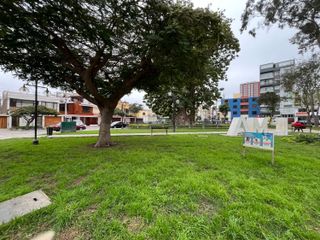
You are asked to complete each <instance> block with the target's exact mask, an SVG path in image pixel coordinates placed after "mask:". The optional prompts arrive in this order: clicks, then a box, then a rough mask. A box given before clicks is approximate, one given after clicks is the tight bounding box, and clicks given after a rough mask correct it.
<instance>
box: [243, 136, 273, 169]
mask: <svg viewBox="0 0 320 240" xmlns="http://www.w3.org/2000/svg"><path fill="white" fill-rule="evenodd" d="M243 146H244V147H252V148H259V149H264V150H270V151H272V164H273V163H274V134H273V133H264V132H262V133H259V132H244V134H243Z"/></svg>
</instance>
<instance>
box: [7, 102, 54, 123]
mask: <svg viewBox="0 0 320 240" xmlns="http://www.w3.org/2000/svg"><path fill="white" fill-rule="evenodd" d="M44 115H54V116H57V115H58V112H57V111H56V110H54V109H51V108H47V107H45V106H41V105H40V106H38V116H44ZM11 116H13V117H22V118H23V119H24V120H25V121H26V123H27V125H26V128H29V126H30V124H31V123H32V122H33V120H34V119H35V107H34V106H25V107H21V108H17V109H16V110H14V111H12V113H11Z"/></svg>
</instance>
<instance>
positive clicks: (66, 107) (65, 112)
mask: <svg viewBox="0 0 320 240" xmlns="http://www.w3.org/2000/svg"><path fill="white" fill-rule="evenodd" d="M67 101H68V99H67V98H66V99H65V100H64V121H65V122H66V121H67V111H68V104H67Z"/></svg>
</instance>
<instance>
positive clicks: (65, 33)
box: [0, 0, 239, 147]
mask: <svg viewBox="0 0 320 240" xmlns="http://www.w3.org/2000/svg"><path fill="white" fill-rule="evenodd" d="M0 11H1V14H0V36H1V37H0V65H1V66H2V68H3V69H4V70H6V71H13V72H15V73H16V75H17V76H18V77H20V78H22V79H25V80H29V81H30V80H31V81H32V80H35V79H38V80H39V81H42V82H43V83H44V84H47V85H50V86H51V87H61V88H63V89H66V90H75V91H76V92H77V93H78V94H80V95H81V96H83V97H85V98H86V99H87V100H89V101H90V102H92V103H94V104H96V105H97V106H98V107H99V110H100V113H101V124H100V132H99V140H98V142H97V144H96V146H97V147H101V146H106V145H109V144H110V123H111V120H112V114H113V111H114V109H115V107H116V105H117V103H118V101H119V100H120V99H121V98H122V97H123V96H124V95H125V94H128V93H130V92H131V90H132V89H134V88H136V89H143V90H146V91H152V90H154V89H156V88H158V87H159V86H162V85H169V84H172V81H171V79H170V78H168V76H169V75H170V74H174V75H175V76H176V77H175V78H174V84H175V85H177V86H178V85H179V84H180V83H182V84H185V83H184V81H185V79H186V78H184V76H185V75H187V74H190V73H192V72H198V73H199V74H200V73H202V74H207V72H203V71H202V64H203V62H204V61H207V62H210V64H212V66H214V68H213V69H214V72H212V73H211V75H215V76H216V78H223V77H224V76H223V73H224V72H225V70H226V68H227V67H228V65H229V63H230V61H231V60H232V59H233V58H234V57H235V55H236V52H237V51H238V49H239V46H238V41H237V39H236V38H235V37H234V36H233V33H232V32H231V30H230V22H229V20H228V19H226V18H225V17H224V16H223V15H222V14H221V13H219V12H211V11H210V10H208V9H193V7H192V5H191V4H190V3H189V2H187V1H179V2H178V3H175V1H171V0H161V1H159V0H126V1H123V0H121V1H119V0H108V1H106V0H97V1H91V0H81V1H74V0H67V1H62V0H39V1H34V0H20V1H12V0H2V1H1V2H0ZM204 53H205V54H204ZM221 59H223V61H220V60H221Z"/></svg>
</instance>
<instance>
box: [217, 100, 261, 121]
mask: <svg viewBox="0 0 320 240" xmlns="http://www.w3.org/2000/svg"><path fill="white" fill-rule="evenodd" d="M221 103H222V104H228V106H229V111H230V117H231V119H233V118H234V117H240V116H241V115H247V116H248V117H258V116H259V115H260V106H259V104H258V98H257V97H240V98H229V99H222V101H221Z"/></svg>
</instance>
